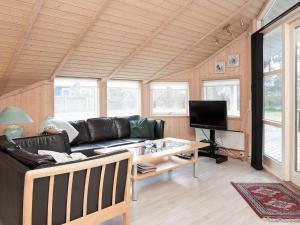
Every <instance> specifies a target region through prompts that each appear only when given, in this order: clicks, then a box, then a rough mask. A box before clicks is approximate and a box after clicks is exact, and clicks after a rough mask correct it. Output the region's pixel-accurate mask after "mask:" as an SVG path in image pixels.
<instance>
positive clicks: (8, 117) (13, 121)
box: [0, 106, 33, 139]
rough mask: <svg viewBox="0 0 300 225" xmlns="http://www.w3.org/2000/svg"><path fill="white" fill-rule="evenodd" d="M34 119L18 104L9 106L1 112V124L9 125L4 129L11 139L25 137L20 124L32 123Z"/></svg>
mask: <svg viewBox="0 0 300 225" xmlns="http://www.w3.org/2000/svg"><path fill="white" fill-rule="evenodd" d="M32 122H33V120H32V119H31V117H30V116H28V115H27V114H26V113H25V112H24V111H23V110H22V109H21V108H19V107H16V106H7V107H6V108H5V109H4V110H3V111H2V112H0V124H6V125H9V126H8V127H7V128H6V129H5V130H4V135H6V136H7V137H9V138H10V139H15V138H21V137H23V134H24V130H23V128H22V127H20V126H18V124H24V123H32Z"/></svg>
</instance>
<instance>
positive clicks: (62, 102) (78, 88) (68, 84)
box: [54, 78, 99, 121]
mask: <svg viewBox="0 0 300 225" xmlns="http://www.w3.org/2000/svg"><path fill="white" fill-rule="evenodd" d="M98 108H99V101H98V85H97V80H96V79H80V78H56V79H55V81H54V110H55V117H56V118H59V119H62V120H67V121H70V120H79V119H87V118H93V117H97V116H98Z"/></svg>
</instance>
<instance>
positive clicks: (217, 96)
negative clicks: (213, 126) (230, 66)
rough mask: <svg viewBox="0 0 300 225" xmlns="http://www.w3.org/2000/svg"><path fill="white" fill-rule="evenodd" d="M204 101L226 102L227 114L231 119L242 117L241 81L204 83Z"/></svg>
mask: <svg viewBox="0 0 300 225" xmlns="http://www.w3.org/2000/svg"><path fill="white" fill-rule="evenodd" d="M203 99H204V100H225V101H226V102H227V114H228V116H231V117H239V116H240V80H237V79H234V80H215V81H204V83H203Z"/></svg>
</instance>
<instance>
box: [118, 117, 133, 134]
mask: <svg viewBox="0 0 300 225" xmlns="http://www.w3.org/2000/svg"><path fill="white" fill-rule="evenodd" d="M114 122H115V125H116V128H117V130H118V137H119V138H129V137H130V125H129V120H128V119H127V118H122V117H116V118H114Z"/></svg>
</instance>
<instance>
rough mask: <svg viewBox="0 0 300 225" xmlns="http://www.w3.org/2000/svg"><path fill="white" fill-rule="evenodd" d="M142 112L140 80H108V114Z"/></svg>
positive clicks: (135, 113)
mask: <svg viewBox="0 0 300 225" xmlns="http://www.w3.org/2000/svg"><path fill="white" fill-rule="evenodd" d="M137 114H140V85H139V82H138V81H121V80H120V81H119V80H112V81H108V82H107V116H130V115H137Z"/></svg>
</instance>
